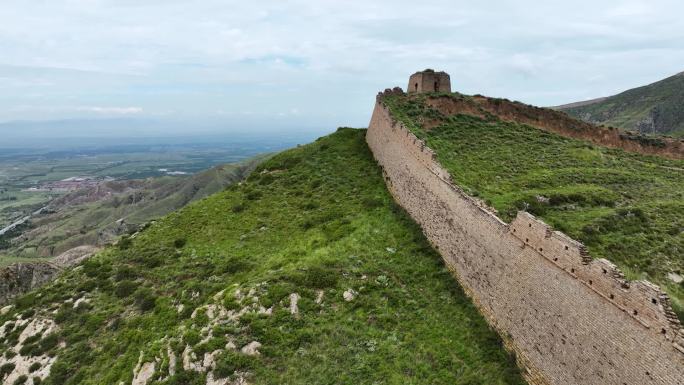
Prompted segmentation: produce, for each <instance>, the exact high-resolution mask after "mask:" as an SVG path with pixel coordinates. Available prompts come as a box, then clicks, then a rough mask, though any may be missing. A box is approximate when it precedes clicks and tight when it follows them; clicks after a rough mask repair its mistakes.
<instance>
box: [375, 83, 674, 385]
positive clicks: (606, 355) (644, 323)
mask: <svg viewBox="0 0 684 385" xmlns="http://www.w3.org/2000/svg"><path fill="white" fill-rule="evenodd" d="M385 92H386V93H393V92H401V89H398V88H395V89H394V90H386V91H385ZM382 97H383V94H382V93H381V94H380V95H378V100H377V103H376V105H375V109H374V112H373V116H372V118H371V122H370V124H369V128H368V133H367V136H366V140H367V142H368V145H369V146H370V149H371V151H372V152H373V154H374V156H375V158H376V160H377V161H378V163H379V164H380V165H381V166H382V168H383V173H384V175H385V180H386V184H387V186H388V188H389V190H390V192H391V193H392V195H393V196H394V198H395V200H396V201H397V202H398V203H399V204H400V205H401V206H402V207H404V208H405V209H406V211H407V212H408V213H409V214H410V215H411V217H413V219H414V220H416V222H418V223H419V224H420V226H421V227H422V229H423V231H424V233H425V234H426V236H427V238H428V239H429V240H430V242H431V243H432V244H433V246H434V247H435V248H436V249H437V250H438V251H439V252H440V254H441V255H442V257H443V258H444V261H445V263H446V264H447V266H448V267H449V268H450V269H451V270H452V272H453V273H454V275H455V277H456V279H457V280H458V281H459V283H460V284H461V285H462V286H463V287H464V289H465V290H466V292H467V293H468V294H469V295H470V296H471V298H472V299H473V301H474V303H475V304H476V305H477V306H478V308H479V309H480V311H481V312H482V313H483V314H484V316H485V317H486V318H487V320H488V322H489V323H490V325H492V326H493V327H494V328H495V329H496V330H497V331H498V332H499V334H500V335H501V336H502V338H503V339H504V342H505V344H506V346H507V347H508V348H509V349H511V350H513V351H514V352H515V353H516V358H517V360H518V363H519V364H520V365H521V366H522V367H523V368H524V372H525V375H526V377H527V380H528V381H529V382H530V383H531V384H559V385H560V384H564V385H565V384H583V385H586V384H596V385H599V384H600V385H612V384H615V385H625V384H626V385H649V384H663V385H665V384H667V385H682V384H683V383H684V331H683V330H681V325H680V324H679V321H678V320H677V317H676V315H674V313H673V312H672V310H671V307H670V302H669V299H668V297H667V295H666V294H665V293H664V292H662V291H661V290H660V289H659V288H658V287H657V286H655V285H653V284H651V283H649V282H642V281H639V282H628V281H626V280H625V279H624V277H623V275H622V273H621V272H620V271H619V270H618V269H617V268H616V267H615V266H614V265H613V264H611V263H610V262H608V261H606V260H600V259H599V260H593V259H592V258H591V257H590V256H589V255H587V252H586V250H585V248H584V246H583V245H582V244H581V243H579V242H577V241H574V240H572V239H571V238H569V237H567V236H566V235H564V234H562V233H560V232H556V231H553V230H552V229H551V228H550V227H549V226H548V225H546V224H545V223H544V222H542V221H540V220H538V219H536V218H535V217H533V216H532V215H530V214H528V213H525V212H520V213H518V216H517V217H516V219H515V220H513V222H512V223H510V224H506V223H504V222H503V221H501V220H500V219H499V218H498V217H496V216H495V215H494V214H493V213H492V212H490V211H489V210H488V208H487V207H486V206H485V205H484V204H482V203H481V202H479V201H478V200H476V199H473V198H471V197H469V196H467V195H466V194H465V193H464V192H463V191H462V190H461V189H460V188H459V187H458V186H456V185H455V184H453V183H452V179H451V177H450V175H449V173H448V172H447V171H446V170H445V169H444V168H442V167H441V166H440V165H439V164H438V162H437V161H436V160H435V155H434V153H433V151H432V150H431V149H430V148H428V147H427V146H426V145H425V143H423V142H422V141H421V140H419V139H418V138H416V137H415V136H414V135H413V134H412V133H411V132H409V131H408V130H407V129H406V128H405V127H404V126H403V125H402V124H401V123H400V122H398V121H396V120H395V119H393V118H392V117H391V115H390V113H389V111H388V109H387V108H386V107H385V106H384V105H383V103H382Z"/></svg>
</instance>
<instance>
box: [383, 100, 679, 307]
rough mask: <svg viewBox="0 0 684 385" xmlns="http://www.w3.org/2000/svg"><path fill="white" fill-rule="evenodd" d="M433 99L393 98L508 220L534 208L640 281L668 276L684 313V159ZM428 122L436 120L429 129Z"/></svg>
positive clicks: (463, 180)
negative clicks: (440, 106) (439, 105)
mask: <svg viewBox="0 0 684 385" xmlns="http://www.w3.org/2000/svg"><path fill="white" fill-rule="evenodd" d="M430 97H432V96H429V95H428V96H426V95H420V96H412V97H409V96H391V97H386V98H385V101H386V103H387V104H388V105H389V107H390V110H391V111H392V113H393V115H394V116H395V117H396V118H398V119H400V120H401V121H403V122H404V123H405V124H406V125H407V127H409V128H410V129H412V130H413V132H414V133H415V134H416V135H417V136H418V137H420V138H422V139H425V140H426V142H427V144H428V146H429V147H430V148H432V149H433V150H435V152H436V153H437V156H438V159H439V161H440V163H441V164H442V165H444V167H446V168H447V170H449V172H450V173H451V175H452V176H453V178H454V180H455V181H456V183H457V184H459V185H460V186H462V187H464V188H465V189H466V191H467V192H469V193H470V194H471V195H474V196H478V197H480V198H482V199H484V200H485V201H486V202H487V203H488V204H490V205H491V206H493V207H494V208H495V209H496V210H498V212H499V216H500V217H501V218H502V219H504V220H507V221H510V220H511V219H512V218H513V217H514V216H515V214H516V212H517V211H518V210H521V209H526V210H528V211H529V212H531V213H532V214H534V215H537V216H540V217H542V218H543V219H544V220H545V221H546V222H547V223H549V224H550V225H552V226H553V227H555V228H556V229H559V230H561V231H563V232H565V233H567V234H568V235H570V236H572V237H573V238H575V239H578V240H581V241H582V242H583V243H584V244H585V245H587V247H588V248H589V251H590V253H591V255H592V256H593V257H595V258H606V259H608V260H610V261H612V262H614V263H616V264H617V265H619V266H620V268H621V269H622V270H623V271H625V272H626V273H628V275H629V276H630V278H631V279H637V278H646V279H649V280H651V281H653V282H657V283H659V284H660V285H662V286H663V288H664V289H666V290H667V291H668V292H669V293H670V294H671V296H672V297H673V302H674V305H675V307H676V309H677V311H678V313H679V315H680V318H684V311H683V309H684V306H683V305H684V285H681V284H680V285H677V284H675V283H673V282H671V281H670V280H669V279H667V277H666V276H667V274H668V273H670V272H676V273H679V274H681V273H683V272H684V258H682V253H684V161H681V160H668V159H663V158H658V157H654V156H643V155H639V154H634V153H627V152H624V151H622V150H616V149H609V148H603V147H599V146H595V145H591V144H589V143H587V142H583V141H579V140H574V139H568V138H564V137H561V136H559V135H556V134H552V133H548V132H545V131H541V130H539V129H536V128H533V127H530V126H527V125H523V124H517V123H511V122H506V121H502V120H500V119H499V118H497V117H496V116H491V115H490V116H489V117H488V118H484V119H483V118H478V117H474V116H470V115H444V114H442V113H441V112H439V111H436V110H434V109H432V108H429V107H428V106H427V105H426V104H425V101H426V98H430ZM439 97H453V98H463V97H464V96H459V95H440V96H439ZM426 121H432V122H437V123H436V124H437V126H436V127H434V128H432V129H424V128H423V127H424V126H423V123H422V122H426Z"/></svg>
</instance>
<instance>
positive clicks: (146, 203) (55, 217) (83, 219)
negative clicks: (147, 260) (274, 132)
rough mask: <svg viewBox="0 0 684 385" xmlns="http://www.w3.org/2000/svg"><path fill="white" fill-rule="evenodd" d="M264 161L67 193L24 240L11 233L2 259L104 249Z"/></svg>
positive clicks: (24, 234) (0, 251) (34, 221)
mask: <svg viewBox="0 0 684 385" xmlns="http://www.w3.org/2000/svg"><path fill="white" fill-rule="evenodd" d="M263 159H264V157H263V156H262V157H257V158H253V159H250V160H248V161H245V162H242V163H235V164H227V165H221V166H217V167H214V168H212V169H209V170H207V171H204V172H201V173H198V174H195V175H192V176H188V177H168V176H167V177H157V178H148V179H142V180H122V181H112V182H105V183H102V184H101V185H99V186H97V187H94V188H89V189H83V190H78V191H75V192H72V193H69V194H67V195H65V196H63V197H60V198H58V199H56V200H55V201H53V202H52V203H51V204H50V206H49V208H50V210H48V213H47V214H42V215H38V216H35V217H34V218H32V220H31V222H30V225H29V226H27V227H28V229H23V230H22V231H21V232H20V233H21V234H22V235H21V236H19V237H17V236H16V234H13V233H12V234H8V235H7V236H5V237H3V238H2V239H0V254H4V255H6V256H7V257H6V258H5V261H12V258H10V257H16V258H27V257H32V258H33V257H51V256H55V255H59V254H60V253H62V252H64V251H66V250H69V249H71V248H74V247H77V246H81V245H104V244H106V243H108V242H112V241H114V240H115V239H116V238H118V236H120V235H121V234H123V233H126V232H129V231H131V230H135V229H136V228H138V227H139V226H140V225H142V224H144V223H146V222H148V221H149V220H151V219H154V218H158V217H161V216H163V215H166V214H168V213H170V212H172V211H174V210H177V209H179V208H181V207H183V206H185V205H186V204H188V203H189V202H192V201H195V200H198V199H201V198H204V197H206V196H208V195H211V194H213V193H215V192H218V191H221V190H223V189H224V188H226V186H229V185H230V184H232V183H236V182H238V181H240V180H242V179H243V178H244V177H246V175H248V173H249V172H251V170H253V169H254V167H256V165H257V164H258V163H259V162H260V161H262V160H263ZM4 238H9V239H4ZM10 239H12V240H11V241H10ZM3 240H4V242H2V241H3ZM1 263H2V259H0V264H1Z"/></svg>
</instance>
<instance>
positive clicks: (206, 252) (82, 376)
mask: <svg viewBox="0 0 684 385" xmlns="http://www.w3.org/2000/svg"><path fill="white" fill-rule="evenodd" d="M364 135H365V131H363V130H353V129H341V130H339V131H338V132H337V133H335V134H333V135H331V136H328V137H325V138H322V139H319V140H317V141H316V142H315V143H313V144H310V145H307V146H302V147H298V148H296V149H292V150H289V151H286V152H284V153H282V154H279V155H277V156H275V157H274V158H272V159H270V160H268V161H267V162H265V163H264V164H262V165H261V166H259V168H258V169H257V170H256V171H255V172H254V173H253V174H252V175H251V176H250V177H249V179H248V180H247V181H246V182H245V183H242V184H240V185H234V186H232V187H231V188H229V189H228V190H226V191H224V192H221V193H218V194H215V195H212V196H211V197H208V198H206V199H204V200H201V201H199V202H196V203H193V204H190V205H189V206H187V207H186V208H184V209H182V210H180V211H179V212H176V213H173V214H171V215H169V216H167V217H166V218H164V219H162V220H160V221H157V222H156V223H154V224H153V225H151V226H150V227H149V228H147V229H145V230H144V231H142V232H141V233H139V234H137V235H135V236H133V237H130V238H126V239H125V240H123V241H121V242H119V246H118V247H117V248H109V249H107V250H105V251H104V252H102V253H100V254H99V255H98V256H95V257H93V258H91V259H90V260H88V261H87V262H86V263H85V264H84V265H83V267H82V268H79V269H76V270H73V271H70V272H67V273H65V274H64V275H63V276H62V277H61V278H60V279H59V280H58V281H56V282H55V283H53V284H52V285H50V286H47V287H45V288H43V289H41V290H38V291H37V292H34V293H32V294H30V295H28V296H25V297H23V298H21V299H19V300H18V301H17V302H16V307H15V308H13V309H12V310H11V311H10V312H9V313H7V314H5V315H1V316H0V325H3V324H4V325H5V326H4V327H3V329H4V330H3V329H0V331H4V333H1V334H0V335H2V334H4V336H3V337H2V338H0V341H1V343H0V377H2V376H4V378H5V381H6V382H7V381H10V380H14V378H15V377H16V376H17V375H19V374H20V373H19V372H18V371H17V369H16V368H15V367H13V366H11V364H12V363H14V362H16V361H17V360H22V362H23V363H24V366H29V365H28V364H30V363H31V362H28V361H27V357H29V356H30V355H32V354H34V355H36V356H38V357H47V356H45V355H46V354H53V355H55V357H56V362H55V363H54V364H53V365H52V367H51V374H50V376H49V377H48V378H47V379H45V380H44V381H42V383H43V384H60V385H62V384H118V383H119V381H124V383H126V384H130V383H131V380H132V379H133V376H134V372H136V373H140V372H142V373H144V374H150V375H151V378H152V379H151V380H150V381H149V382H148V384H205V383H207V377H208V378H209V379H212V380H215V379H216V378H217V377H220V378H231V379H233V380H235V381H237V380H238V379H240V378H245V379H247V380H248V382H249V383H250V384H284V383H287V384H487V385H490V384H522V383H523V381H522V379H521V377H520V374H519V372H518V369H517V367H516V366H515V364H514V360H513V359H512V357H510V356H509V355H508V354H507V353H506V352H505V351H504V349H503V348H502V342H501V340H500V339H499V338H498V337H497V335H496V334H495V333H494V332H493V331H492V330H491V329H490V328H489V327H488V326H487V324H486V323H485V321H484V319H483V318H482V317H481V316H480V315H479V313H478V312H477V311H476V309H475V307H474V306H473V305H472V303H471V302H470V301H469V300H468V298H467V297H466V296H465V295H464V293H463V291H462V289H461V288H460V287H459V286H458V285H457V283H456V282H455V280H454V279H453V278H452V277H451V275H450V273H449V272H448V271H447V269H446V268H445V266H444V264H443V262H442V260H441V258H440V257H439V256H438V255H437V253H436V252H435V251H433V249H432V248H431V247H430V246H429V244H428V243H427V241H426V239H425V238H424V236H423V235H422V233H421V231H420V229H419V228H418V227H417V226H416V225H415V224H414V222H412V221H411V220H410V218H408V217H407V215H406V214H405V213H404V212H403V211H402V210H401V209H400V208H399V207H398V206H396V205H395V204H394V203H393V200H392V199H391V197H390V195H389V194H388V192H387V190H386V189H385V185H384V181H383V178H382V175H381V172H380V169H379V167H378V166H377V165H376V163H375V162H374V160H373V159H372V156H371V154H370V152H369V150H368V148H367V146H366V143H365V140H364ZM17 317H18V318H20V319H21V318H25V319H29V320H39V319H46V320H49V321H46V322H48V323H50V322H54V323H55V325H56V326H55V327H56V329H55V331H51V332H49V333H44V335H41V336H38V337H29V340H30V341H28V340H25V341H23V343H22V342H21V338H19V337H18V335H19V334H20V333H21V330H20V329H22V328H23V327H24V326H22V324H21V321H19V320H18V319H17ZM8 323H11V324H12V327H11V328H9V330H10V331H9V332H8V331H7V330H8V326H7V325H8ZM17 342H19V345H18V346H17V345H16V343H17ZM256 342H258V344H260V346H259V345H258V344H256ZM60 343H64V344H65V345H64V346H63V347H61V345H60ZM12 346H14V348H12ZM26 346H29V347H28V348H27V347H26ZM257 346H259V347H258V349H257V350H258V351H259V354H258V355H250V353H253V352H254V350H255V349H256V347H257ZM17 351H18V353H19V355H15V354H16V353H17ZM7 352H10V353H7ZM184 352H185V360H184V357H183V356H184V354H183V353H184ZM3 353H4V355H3ZM193 354H194V356H195V357H197V358H193ZM203 357H204V358H205V360H204V361H205V362H207V363H209V365H207V366H208V367H209V369H208V373H205V372H201V371H200V372H197V371H195V369H193V368H192V367H193V366H198V367H197V369H199V367H202V366H203V363H202V362H200V361H202V358H203ZM212 357H213V358H212ZM36 359H37V358H36ZM156 359H158V360H156ZM184 361H186V362H184ZM212 362H213V364H212ZM151 363H154V368H153V370H152V371H151V372H150V371H149V369H150V367H151V365H152V364H151ZM38 366H40V367H44V365H42V366H41V365H38ZM184 366H185V367H186V369H187V370H186V369H183V367H184ZM16 367H19V365H16ZM3 368H6V369H4V372H3ZM136 368H138V369H140V371H136V370H135V369H136ZM40 370H42V369H36V371H35V373H41V371H40ZM170 371H172V372H174V373H175V374H173V375H170V376H169V372H170ZM6 373H9V374H6ZM138 378H140V374H138ZM213 383H222V384H224V383H225V382H213ZM235 383H237V382H235Z"/></svg>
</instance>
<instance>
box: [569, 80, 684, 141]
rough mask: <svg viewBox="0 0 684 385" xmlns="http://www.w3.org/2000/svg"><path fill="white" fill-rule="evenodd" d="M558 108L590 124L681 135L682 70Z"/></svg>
mask: <svg viewBox="0 0 684 385" xmlns="http://www.w3.org/2000/svg"><path fill="white" fill-rule="evenodd" d="M558 109H560V110H563V111H565V112H567V113H568V114H570V115H571V116H574V117H577V118H579V119H583V120H586V121H588V122H590V123H597V124H605V125H608V126H614V127H619V128H623V129H626V130H633V131H639V132H641V133H644V134H667V135H673V136H679V137H683V136H684V72H683V73H680V74H677V75H674V76H671V77H669V78H667V79H664V80H661V81H659V82H656V83H653V84H649V85H647V86H643V87H639V88H634V89H631V90H628V91H625V92H622V93H620V94H618V95H615V96H611V97H608V98H605V99H602V100H600V101H598V102H593V103H589V104H586V105H582V106H572V105H567V106H559V107H558Z"/></svg>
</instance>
